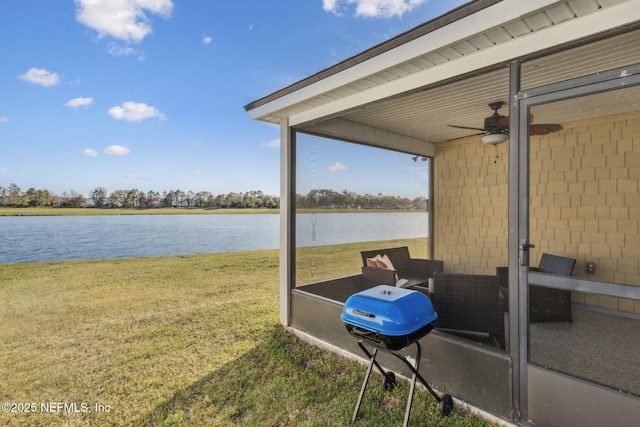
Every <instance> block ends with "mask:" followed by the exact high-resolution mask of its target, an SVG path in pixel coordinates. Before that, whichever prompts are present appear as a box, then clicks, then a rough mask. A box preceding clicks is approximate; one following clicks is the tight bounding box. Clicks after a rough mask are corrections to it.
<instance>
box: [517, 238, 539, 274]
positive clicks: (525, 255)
mask: <svg viewBox="0 0 640 427" xmlns="http://www.w3.org/2000/svg"><path fill="white" fill-rule="evenodd" d="M535 247H536V245H534V244H532V243H529V242H528V241H526V240H522V241H521V242H520V266H521V267H526V266H528V265H529V249H530V248H535Z"/></svg>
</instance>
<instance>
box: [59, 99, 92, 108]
mask: <svg viewBox="0 0 640 427" xmlns="http://www.w3.org/2000/svg"><path fill="white" fill-rule="evenodd" d="M91 104H93V98H82V97H80V98H73V99H70V100H68V101H67V103H66V104H64V105H65V107H72V108H78V107H88V106H89V105H91Z"/></svg>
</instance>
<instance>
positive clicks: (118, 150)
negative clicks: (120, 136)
mask: <svg viewBox="0 0 640 427" xmlns="http://www.w3.org/2000/svg"><path fill="white" fill-rule="evenodd" d="M129 153H131V150H130V149H128V148H127V147H123V146H122V145H110V146H108V147H107V148H105V149H104V154H108V155H110V156H126V155H127V154H129Z"/></svg>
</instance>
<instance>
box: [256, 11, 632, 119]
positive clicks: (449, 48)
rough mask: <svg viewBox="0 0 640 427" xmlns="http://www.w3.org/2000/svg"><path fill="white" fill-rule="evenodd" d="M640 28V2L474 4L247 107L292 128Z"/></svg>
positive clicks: (261, 116) (259, 116)
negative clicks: (611, 33) (627, 27)
mask: <svg viewBox="0 0 640 427" xmlns="http://www.w3.org/2000/svg"><path fill="white" fill-rule="evenodd" d="M639 21H640V0H563V1H558V0H529V1H526V2H523V1H520V0H502V1H496V0H477V1H473V2H470V3H468V4H466V5H463V6H462V7H460V8H458V9H456V10H454V11H452V12H451V13H449V14H447V15H444V16H443V17H441V18H438V19H436V20H434V21H430V22H429V23H427V24H424V25H423V26H420V27H417V28H416V29H414V30H411V31H409V32H407V33H405V34H403V35H401V36H399V37H397V38H394V39H392V40H390V41H388V42H386V43H383V44H381V45H378V46H376V47H375V48H373V49H370V50H369V51H365V52H363V53H362V54H360V55H357V56H355V57H353V58H350V59H349V60H347V61H344V62H343V63H340V64H337V65H336V66H335V67H331V68H329V69H327V70H324V71H322V72H320V73H318V74H316V75H314V76H311V77H309V78H308V79H304V80H302V81H300V82H298V83H296V84H294V85H292V86H289V87H287V88H284V89H282V90H280V91H277V92H275V93H273V94H271V95H269V96H267V97H265V98H262V99H260V100H257V101H255V102H253V103H250V104H248V105H247V106H246V107H245V108H246V110H247V112H248V113H249V114H250V115H251V117H252V118H254V119H257V120H263V121H267V122H273V123H280V122H281V120H282V119H283V118H285V117H286V118H287V119H288V123H289V125H290V126H292V127H296V126H304V125H307V124H311V123H315V122H317V121H319V120H326V119H328V118H332V117H338V116H342V115H344V114H347V113H349V112H352V111H354V110H357V109H359V108H363V107H364V106H367V105H371V104H372V103H376V102H379V101H380V100H384V99H390V98H393V97H395V96H399V95H401V94H407V93H411V92H412V91H416V90H420V89H421V88H424V87H428V86H430V85H435V84H437V83H439V82H445V81H448V80H450V79H453V78H456V77H458V76H461V75H470V74H473V73H474V72H478V71H480V70H483V69H487V68H490V67H496V68H497V67H499V66H500V64H508V62H509V61H512V60H514V59H517V58H522V57H527V56H530V55H535V54H536V53H539V52H544V51H550V50H553V49H554V48H558V47H559V46H563V45H567V44H571V43H572V42H576V41H579V40H583V39H585V38H589V37H592V36H594V35H596V34H606V33H607V32H608V31H612V30H615V29H618V28H620V27H623V26H625V25H630V24H633V23H637V22H639Z"/></svg>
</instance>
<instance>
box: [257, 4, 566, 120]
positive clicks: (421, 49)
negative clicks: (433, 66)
mask: <svg viewBox="0 0 640 427" xmlns="http://www.w3.org/2000/svg"><path fill="white" fill-rule="evenodd" d="M558 2H559V0H527V1H522V0H504V1H502V2H500V3H497V4H495V5H493V6H490V7H488V8H485V9H482V10H480V11H478V12H476V13H474V14H472V15H469V16H467V17H466V18H463V19H460V20H458V21H455V22H452V23H450V24H448V25H446V26H444V27H442V28H439V29H437V30H435V31H432V32H430V33H428V34H425V35H424V36H422V37H419V38H417V39H414V40H412V41H410V42H407V43H405V44H403V45H402V46H398V47H396V48H394V49H392V50H390V51H387V52H385V53H383V54H380V55H377V56H375V57H373V58H371V59H369V60H367V61H364V62H361V63H359V64H357V65H354V66H353V67H351V68H349V69H347V70H344V71H342V72H339V73H337V74H333V75H331V76H329V77H327V78H325V79H322V80H320V81H318V82H316V83H313V84H311V85H309V86H305V87H303V88H301V89H299V90H297V91H295V92H292V93H290V94H287V95H284V96H282V97H280V98H278V99H275V100H273V101H271V102H268V103H266V104H264V105H261V106H259V107H256V108H254V109H252V110H250V111H249V114H250V115H251V117H252V118H253V119H260V118H261V117H264V116H268V115H271V114H273V113H275V112H277V111H278V110H281V109H284V108H287V107H288V106H290V105H294V104H297V103H299V102H303V101H305V100H307V99H309V98H313V97H316V96H319V95H321V94H323V93H325V92H328V91H331V90H333V89H335V88H338V87H340V86H343V85H346V84H349V83H352V82H354V81H357V80H360V79H363V78H366V77H367V76H370V75H373V74H376V73H378V72H381V71H384V70H386V69H387V68H389V67H391V66H393V65H394V64H400V63H403V62H406V61H410V60H411V59H413V58H416V57H418V56H420V55H424V54H426V53H428V52H432V51H436V50H438V49H440V48H442V47H444V46H448V45H450V44H453V43H455V42H458V41H460V40H465V39H467V38H469V37H471V36H473V35H476V34H479V33H482V32H483V31H486V30H487V29H489V28H493V27H495V26H498V25H500V24H503V23H505V22H509V21H511V20H514V19H518V18H519V17H520V16H522V15H526V14H529V13H531V12H535V11H536V10H539V9H542V8H545V7H547V6H548V5H551V4H554V3H558Z"/></svg>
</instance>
